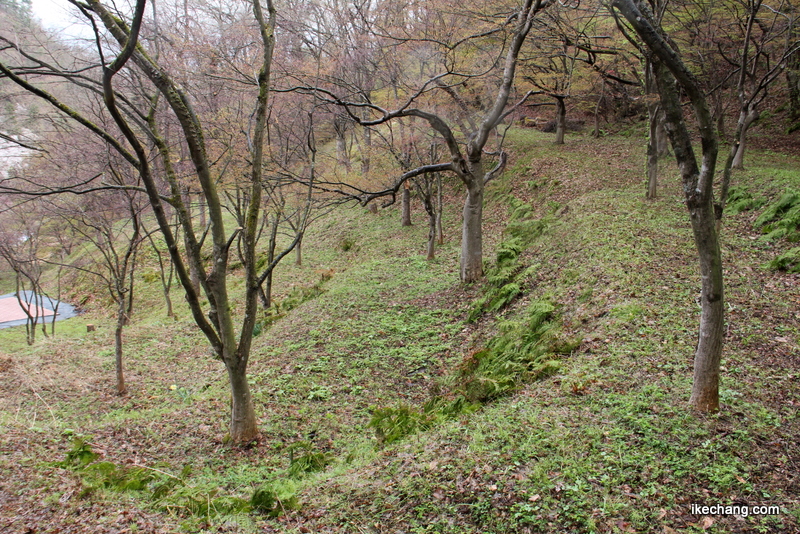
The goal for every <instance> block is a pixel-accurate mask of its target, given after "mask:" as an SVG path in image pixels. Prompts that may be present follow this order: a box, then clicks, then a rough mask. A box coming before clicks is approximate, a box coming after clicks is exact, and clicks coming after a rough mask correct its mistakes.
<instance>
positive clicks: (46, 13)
mask: <svg viewBox="0 0 800 534" xmlns="http://www.w3.org/2000/svg"><path fill="white" fill-rule="evenodd" d="M31 7H32V10H33V15H34V16H35V17H36V18H38V19H39V20H40V21H41V23H42V26H44V27H45V29H47V30H50V31H51V32H54V33H56V34H57V35H59V37H62V38H67V39H69V38H76V39H81V38H87V37H90V36H91V34H92V33H91V29H89V28H88V27H87V26H86V24H83V23H79V22H78V20H79V19H78V11H77V9H76V8H75V7H74V6H73V5H72V4H70V3H69V2H67V1H66V0H32V2H31Z"/></svg>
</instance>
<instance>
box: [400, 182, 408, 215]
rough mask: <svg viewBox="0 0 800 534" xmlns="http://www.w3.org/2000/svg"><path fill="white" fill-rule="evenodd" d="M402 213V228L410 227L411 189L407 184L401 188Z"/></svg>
mask: <svg viewBox="0 0 800 534" xmlns="http://www.w3.org/2000/svg"><path fill="white" fill-rule="evenodd" d="M400 206H401V212H402V226H411V189H410V188H409V187H408V182H406V183H405V187H403V198H402V202H401V204H400Z"/></svg>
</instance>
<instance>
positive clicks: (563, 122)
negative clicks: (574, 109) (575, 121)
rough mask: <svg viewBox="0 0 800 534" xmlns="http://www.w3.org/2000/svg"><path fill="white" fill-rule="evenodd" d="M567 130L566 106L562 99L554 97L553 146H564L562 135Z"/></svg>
mask: <svg viewBox="0 0 800 534" xmlns="http://www.w3.org/2000/svg"><path fill="white" fill-rule="evenodd" d="M566 130H567V106H566V103H565V101H564V97H561V96H557V97H556V141H555V144H557V145H563V144H564V134H565V132H566Z"/></svg>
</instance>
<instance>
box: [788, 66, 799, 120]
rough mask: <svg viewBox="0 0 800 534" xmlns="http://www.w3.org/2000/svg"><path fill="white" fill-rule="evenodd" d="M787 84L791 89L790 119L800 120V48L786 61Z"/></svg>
mask: <svg viewBox="0 0 800 534" xmlns="http://www.w3.org/2000/svg"><path fill="white" fill-rule="evenodd" d="M786 85H787V86H788V89H789V120H790V121H792V122H796V121H797V120H800V50H798V51H795V52H794V53H793V54H792V55H791V56H789V60H788V61H787V62H786Z"/></svg>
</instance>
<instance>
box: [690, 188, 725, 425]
mask: <svg viewBox="0 0 800 534" xmlns="http://www.w3.org/2000/svg"><path fill="white" fill-rule="evenodd" d="M689 211H690V213H691V217H692V230H693V232H694V239H695V244H696V245H697V251H698V254H699V257H700V276H701V280H702V290H701V299H702V301H701V309H702V313H701V315H700V334H699V338H698V343H697V352H696V353H695V360H694V381H693V383H692V396H691V398H690V399H689V404H690V405H691V406H692V407H694V408H695V409H696V410H699V411H701V412H714V411H717V410H719V378H720V361H721V358H722V340H723V335H724V324H725V309H724V300H723V278H722V255H721V253H720V247H719V239H718V235H717V224H716V217H715V214H714V206H713V204H712V202H711V200H710V199H705V200H704V201H703V203H702V204H698V205H693V206H689Z"/></svg>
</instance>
